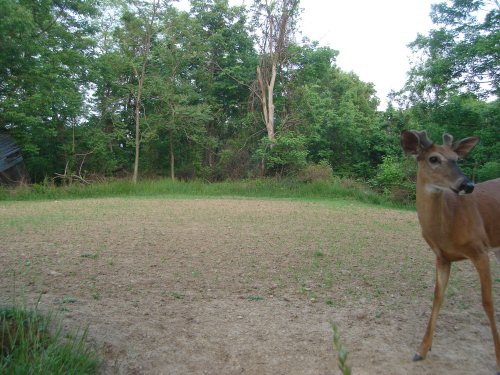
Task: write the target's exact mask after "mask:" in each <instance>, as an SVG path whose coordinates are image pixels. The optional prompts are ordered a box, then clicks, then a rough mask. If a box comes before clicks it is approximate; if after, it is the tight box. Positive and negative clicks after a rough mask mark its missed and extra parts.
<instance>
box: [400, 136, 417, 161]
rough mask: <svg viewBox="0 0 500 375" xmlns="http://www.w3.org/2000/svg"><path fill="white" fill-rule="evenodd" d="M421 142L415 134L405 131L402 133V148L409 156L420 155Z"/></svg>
mask: <svg viewBox="0 0 500 375" xmlns="http://www.w3.org/2000/svg"><path fill="white" fill-rule="evenodd" d="M419 145H420V140H419V138H418V135H417V134H415V132H413V131H410V130H404V131H403V132H402V133H401V147H402V148H403V151H404V152H405V154H407V155H414V156H417V155H418V154H419V152H420V151H419Z"/></svg>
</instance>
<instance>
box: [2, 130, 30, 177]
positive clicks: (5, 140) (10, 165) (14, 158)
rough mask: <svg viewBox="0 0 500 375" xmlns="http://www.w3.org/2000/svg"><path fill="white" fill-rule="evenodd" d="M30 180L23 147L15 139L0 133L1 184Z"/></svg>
mask: <svg viewBox="0 0 500 375" xmlns="http://www.w3.org/2000/svg"><path fill="white" fill-rule="evenodd" d="M27 182H29V177H28V174H27V172H26V168H25V167H24V161H23V157H22V155H21V149H20V148H19V147H18V146H17V145H16V143H15V142H14V139H12V137H10V136H9V135H7V134H4V133H0V184H2V185H8V186H15V185H19V184H22V183H27Z"/></svg>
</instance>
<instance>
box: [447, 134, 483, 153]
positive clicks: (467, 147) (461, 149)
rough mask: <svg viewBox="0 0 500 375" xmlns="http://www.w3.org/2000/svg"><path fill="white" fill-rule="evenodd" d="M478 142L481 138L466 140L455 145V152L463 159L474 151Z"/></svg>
mask: <svg viewBox="0 0 500 375" xmlns="http://www.w3.org/2000/svg"><path fill="white" fill-rule="evenodd" d="M478 142H479V137H469V138H464V139H461V140H460V141H458V142H455V143H453V147H452V148H453V151H455V152H456V153H457V155H458V157H460V158H463V157H465V156H466V155H467V154H468V153H469V152H471V151H472V149H473V148H474V147H475V146H476V145H477V143H478Z"/></svg>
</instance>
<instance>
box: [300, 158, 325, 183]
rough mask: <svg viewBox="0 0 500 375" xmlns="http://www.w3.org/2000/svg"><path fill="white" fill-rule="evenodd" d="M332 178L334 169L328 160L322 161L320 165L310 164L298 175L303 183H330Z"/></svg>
mask: <svg viewBox="0 0 500 375" xmlns="http://www.w3.org/2000/svg"><path fill="white" fill-rule="evenodd" d="M332 177H333V171H332V167H331V166H330V164H329V163H328V162H327V161H326V160H322V161H320V162H319V163H318V164H314V163H312V164H308V165H307V166H306V167H305V168H304V169H303V170H302V171H300V172H299V174H298V180H299V181H301V182H317V181H328V180H331V179H332Z"/></svg>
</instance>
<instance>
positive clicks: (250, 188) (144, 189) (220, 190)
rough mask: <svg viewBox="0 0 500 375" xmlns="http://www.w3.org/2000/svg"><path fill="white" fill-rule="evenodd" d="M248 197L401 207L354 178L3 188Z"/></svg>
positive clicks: (56, 195) (38, 192) (14, 196)
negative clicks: (351, 201)
mask: <svg viewBox="0 0 500 375" xmlns="http://www.w3.org/2000/svg"><path fill="white" fill-rule="evenodd" d="M124 196H134V197H153V196H175V197H247V198H293V199H338V198H343V199H354V200H357V201H361V202H364V203H369V204H376V205H387V206H398V207H400V205H398V204H396V203H394V202H391V201H390V200H389V199H388V198H386V197H384V196H382V195H380V194H377V193H375V192H373V191H371V190H370V189H368V188H367V187H365V186H364V185H362V184H360V183H357V182H355V181H353V180H348V179H345V180H342V179H338V178H332V179H331V180H329V181H318V182H312V183H304V182H300V181H296V180H291V179H285V180H278V179H254V180H243V181H228V182H215V183H208V182H204V181H201V180H195V181H187V182H186V181H172V180H170V179H160V180H158V179H157V180H142V181H139V182H138V183H137V184H133V183H132V182H130V181H128V180H119V181H110V182H103V183H96V184H92V185H88V186H82V185H76V184H75V185H71V186H62V187H57V186H53V185H37V184H35V185H31V186H25V187H22V188H18V189H15V190H7V189H5V188H0V201H32V200H54V199H79V198H104V197H124Z"/></svg>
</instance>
